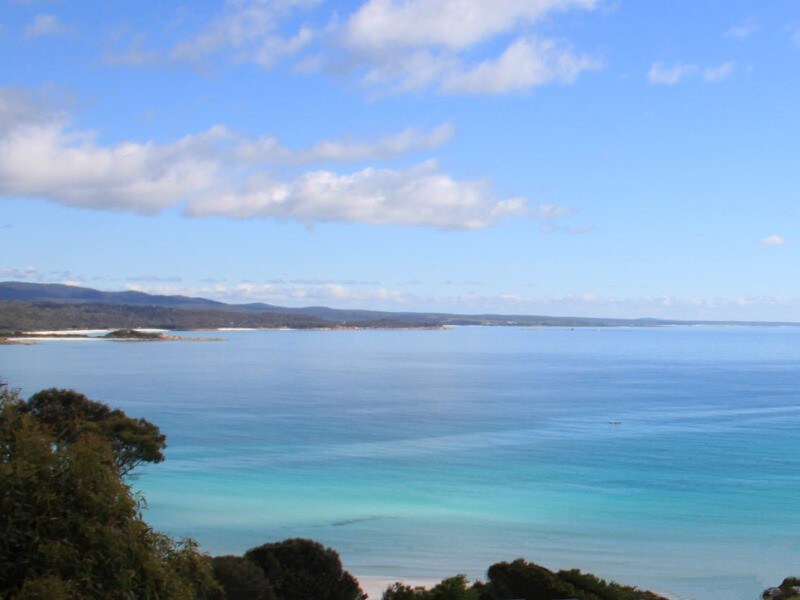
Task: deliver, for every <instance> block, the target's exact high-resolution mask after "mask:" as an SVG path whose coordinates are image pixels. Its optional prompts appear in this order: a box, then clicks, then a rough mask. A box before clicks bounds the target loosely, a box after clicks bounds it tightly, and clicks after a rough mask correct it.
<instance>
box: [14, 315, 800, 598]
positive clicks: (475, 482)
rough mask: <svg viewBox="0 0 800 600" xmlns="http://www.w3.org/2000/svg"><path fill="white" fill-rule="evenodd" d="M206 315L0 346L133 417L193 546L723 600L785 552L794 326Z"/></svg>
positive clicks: (32, 375) (165, 517)
mask: <svg viewBox="0 0 800 600" xmlns="http://www.w3.org/2000/svg"><path fill="white" fill-rule="evenodd" d="M223 335H224V336H225V337H226V338H227V341H225V342H220V343H162V344H146V343H135V344H134V343H128V344H126V343H105V342H83V341H82V342H66V341H52V342H44V343H40V344H38V345H35V346H0V377H2V378H3V379H5V380H7V381H8V382H9V383H10V384H12V385H13V386H18V387H22V388H23V391H24V393H26V394H28V393H32V392H34V391H37V390H38V389H41V388H43V387H48V386H59V387H72V388H75V389H78V390H80V391H83V392H84V393H86V394H87V395H89V396H90V397H92V398H95V399H101V400H103V401H105V402H108V403H109V404H112V405H115V406H120V407H122V408H124V409H125V410H126V411H127V412H128V413H129V414H130V415H134V416H143V417H146V418H148V419H150V420H152V421H154V422H156V423H157V424H158V425H159V426H160V427H161V428H162V430H163V431H164V432H165V433H167V435H168V441H169V445H170V446H169V450H168V460H167V461H166V462H165V463H163V464H161V465H157V466H154V467H151V468H148V469H147V470H146V471H145V472H143V473H142V475H141V476H140V477H139V479H138V481H137V482H136V485H137V487H138V488H140V489H142V490H143V491H144V492H145V495H146V496H147V499H148V501H149V508H148V511H147V518H148V520H149V521H150V522H151V523H152V524H153V525H154V526H156V527H157V528H159V529H163V530H166V531H168V532H170V533H172V534H175V535H184V534H189V535H192V536H193V537H195V538H196V539H197V540H198V541H200V543H201V544H202V546H203V547H204V549H206V550H208V551H209V552H211V553H214V554H217V553H227V552H235V553H241V552H243V551H244V550H246V549H247V548H249V547H251V546H254V545H257V544H259V543H263V542H265V541H269V540H277V539H283V538H286V537H294V536H303V537H312V538H314V539H318V540H320V541H322V542H324V543H325V544H328V545H331V546H333V547H334V548H336V549H337V550H338V551H339V552H340V554H341V555H342V558H343V560H344V562H345V566H346V567H347V568H348V569H350V570H351V571H353V572H354V573H357V574H359V575H376V576H385V577H387V578H393V577H396V578H402V577H416V578H422V579H428V578H431V579H433V578H436V579H438V578H442V577H445V576H448V575H452V574H455V573H457V572H465V573H467V574H469V575H470V576H472V577H481V576H482V575H483V573H484V571H485V569H486V567H488V566H489V565H490V564H491V563H492V562H495V561H497V560H510V559H513V558H516V557H517V556H524V557H525V558H527V559H529V560H532V561H535V562H539V563H542V564H544V565H546V566H548V567H551V568H568V567H579V568H581V569H584V570H590V571H593V572H596V573H597V574H599V575H601V576H603V577H606V578H609V579H615V580H618V581H622V582H625V583H631V584H636V585H639V586H642V587H650V588H653V589H657V590H660V591H663V592H666V593H670V594H672V595H674V596H675V597H677V598H698V599H705V598H709V599H711V598H728V599H731V600H738V599H742V600H744V599H748V600H751V599H753V598H755V597H757V595H758V593H759V592H760V591H761V590H762V589H763V588H765V587H768V586H770V585H774V584H776V583H778V582H780V580H781V579H782V578H783V577H784V576H786V575H789V574H797V573H798V570H800V567H799V566H798V562H800V561H798V558H799V557H800V535H798V534H800V510H798V507H800V329H793V328H667V329H603V330H592V329H576V330H569V329H539V330H530V329H511V328H457V329H453V330H448V331H416V332H415V331H361V332H300V331H258V332H224V334H223ZM610 421H620V424H619V425H612V424H610V423H609V422H610Z"/></svg>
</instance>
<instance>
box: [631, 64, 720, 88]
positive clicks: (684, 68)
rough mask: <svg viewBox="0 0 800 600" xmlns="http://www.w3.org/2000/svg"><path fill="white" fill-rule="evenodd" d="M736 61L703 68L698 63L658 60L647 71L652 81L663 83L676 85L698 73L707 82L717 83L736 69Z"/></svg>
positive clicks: (648, 77)
mask: <svg viewBox="0 0 800 600" xmlns="http://www.w3.org/2000/svg"><path fill="white" fill-rule="evenodd" d="M735 67H736V63H735V62H733V61H729V62H725V63H722V64H721V65H718V66H716V67H706V68H702V67H700V66H698V65H692V64H685V63H678V64H674V65H667V64H665V63H663V62H656V63H653V65H652V66H651V67H650V70H649V71H648V72H647V79H648V80H649V81H650V83H655V84H662V85H675V84H677V83H680V82H682V81H685V80H687V79H690V78H692V77H695V76H697V75H700V76H702V78H703V80H704V81H706V82H707V83H716V82H719V81H722V80H724V79H727V78H728V77H729V76H730V75H731V74H732V73H733V71H734V69H735Z"/></svg>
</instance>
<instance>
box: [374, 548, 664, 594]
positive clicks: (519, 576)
mask: <svg viewBox="0 0 800 600" xmlns="http://www.w3.org/2000/svg"><path fill="white" fill-rule="evenodd" d="M488 575H489V581H488V582H486V583H482V582H476V583H475V584H474V585H472V587H467V579H466V577H465V576H463V575H458V576H456V577H451V578H449V579H445V580H444V581H442V582H441V583H439V584H438V585H436V586H435V587H433V588H432V589H430V590H427V589H425V588H424V587H416V588H412V587H410V586H407V585H403V584H402V583H395V584H394V585H393V586H391V587H389V588H388V589H387V590H386V591H385V592H384V594H383V600H510V599H512V598H513V599H519V600H561V599H564V598H575V599H577V600H665V599H664V598H662V597H661V596H658V595H657V594H653V593H652V592H646V591H642V590H637V589H636V588H632V587H625V586H621V585H619V584H616V583H606V582H605V581H603V580H602V579H600V578H598V577H595V576H594V575H591V574H584V573H581V572H580V571H578V570H577V569H575V570H572V571H560V572H558V573H553V572H552V571H550V570H548V569H546V568H544V567H542V566H539V565H536V564H534V563H529V562H526V561H525V560H524V559H521V558H519V559H517V560H515V561H514V562H510V563H509V562H501V563H497V564H494V565H492V566H491V567H489V572H488Z"/></svg>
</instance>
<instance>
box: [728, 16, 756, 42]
mask: <svg viewBox="0 0 800 600" xmlns="http://www.w3.org/2000/svg"><path fill="white" fill-rule="evenodd" d="M759 29H761V26H760V25H758V23H756V22H755V21H754V20H753V19H747V20H746V21H745V22H744V23H742V24H740V25H735V26H733V27H731V28H730V29H728V31H726V32H725V37H732V38H736V39H737V40H746V39H747V38H749V37H750V36H751V35H753V34H754V33H756V32H757V31H758V30H759Z"/></svg>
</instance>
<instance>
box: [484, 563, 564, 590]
mask: <svg viewBox="0 0 800 600" xmlns="http://www.w3.org/2000/svg"><path fill="white" fill-rule="evenodd" d="M487 574H488V576H489V582H488V584H487V585H486V586H485V587H484V589H483V590H482V593H481V600H506V599H508V598H521V599H524V600H556V599H558V598H572V597H578V596H577V595H576V594H575V588H573V587H572V586H571V585H570V584H569V583H567V582H565V581H561V580H560V579H559V578H558V577H557V576H556V575H555V574H554V573H553V572H552V571H549V570H548V569H545V568H544V567H541V566H539V565H536V564H534V563H529V562H526V561H525V560H523V559H521V558H518V559H517V560H515V561H514V562H510V563H509V562H501V563H497V564H494V565H492V566H491V567H489V571H488V573H487Z"/></svg>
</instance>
